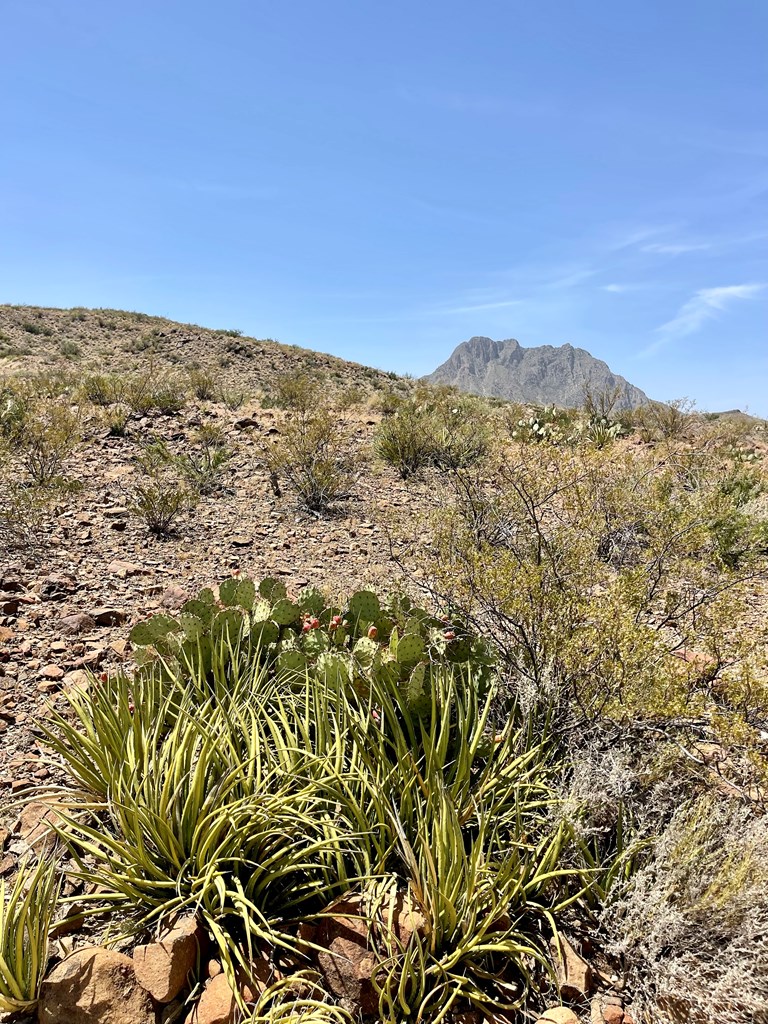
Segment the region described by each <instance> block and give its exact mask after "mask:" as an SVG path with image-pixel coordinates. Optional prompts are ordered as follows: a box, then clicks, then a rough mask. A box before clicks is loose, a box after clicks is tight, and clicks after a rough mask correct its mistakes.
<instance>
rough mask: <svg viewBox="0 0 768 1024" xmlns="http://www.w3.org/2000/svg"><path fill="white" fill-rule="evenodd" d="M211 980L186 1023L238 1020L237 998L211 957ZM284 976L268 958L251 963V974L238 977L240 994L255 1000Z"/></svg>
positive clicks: (223, 1023)
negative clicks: (246, 976)
mask: <svg viewBox="0 0 768 1024" xmlns="http://www.w3.org/2000/svg"><path fill="white" fill-rule="evenodd" d="M208 974H209V980H208V981H207V982H206V983H205V988H204V989H203V994H202V995H201V996H200V999H199V1001H198V1002H197V1004H196V1005H195V1006H194V1007H193V1009H192V1012H191V1013H190V1014H189V1015H188V1016H187V1018H186V1021H185V1022H184V1024H233V1022H234V1021H235V1020H237V1019H238V1012H237V1000H236V999H235V996H234V993H233V991H232V987H231V985H230V984H229V980H228V979H227V976H226V974H224V973H223V972H222V969H221V964H220V963H219V962H218V961H217V960H211V961H210V962H209V964H208ZM281 977H282V975H281V974H280V972H279V971H277V969H276V968H275V967H274V966H273V965H272V963H271V962H270V961H269V960H267V959H266V958H259V959H258V960H255V961H254V962H253V963H252V964H251V970H250V975H249V977H248V978H247V979H246V978H245V977H244V976H243V975H241V976H239V978H238V985H239V989H240V995H241V997H242V998H243V1000H244V1001H245V1002H246V1003H253V1002H255V1001H256V1000H257V999H258V997H259V996H260V995H261V993H262V992H263V991H264V989H266V988H267V987H268V986H269V985H271V984H272V983H274V982H275V981H279V980H280V978H281Z"/></svg>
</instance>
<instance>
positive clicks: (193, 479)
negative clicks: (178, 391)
mask: <svg viewBox="0 0 768 1024" xmlns="http://www.w3.org/2000/svg"><path fill="white" fill-rule="evenodd" d="M233 454H234V451H233V449H232V448H231V447H230V446H229V444H228V443H227V439H226V435H225V434H224V431H223V430H222V429H221V427H217V426H215V425H214V424H211V423H209V424H204V425H203V426H202V427H200V429H199V430H197V431H196V432H195V433H194V434H193V435H192V437H191V438H190V441H189V443H188V444H186V445H185V447H184V449H183V450H182V451H181V452H180V453H179V454H175V453H174V452H173V451H172V450H171V448H170V447H169V445H168V444H166V442H165V441H162V440H160V439H155V440H154V441H150V442H149V443H147V444H145V445H144V446H143V449H142V453H141V455H140V456H139V457H138V460H137V461H138V463H139V464H140V465H141V467H142V468H143V469H144V470H145V471H146V472H148V473H149V474H153V473H157V472H158V471H160V470H164V471H167V472H169V473H172V474H175V475H176V476H178V477H179V478H180V479H181V480H183V481H185V482H186V483H187V485H188V486H189V487H190V488H191V489H192V490H193V491H194V492H195V493H197V494H212V493H213V492H214V491H216V490H218V488H219V487H220V484H221V476H222V473H223V472H224V469H225V468H226V465H227V463H228V462H229V461H230V459H231V458H232V456H233Z"/></svg>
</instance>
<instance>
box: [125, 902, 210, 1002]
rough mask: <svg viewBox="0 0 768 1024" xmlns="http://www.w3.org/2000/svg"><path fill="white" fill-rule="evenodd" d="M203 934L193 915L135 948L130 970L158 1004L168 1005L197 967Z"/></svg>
mask: <svg viewBox="0 0 768 1024" xmlns="http://www.w3.org/2000/svg"><path fill="white" fill-rule="evenodd" d="M201 937H202V932H201V931H200V928H199V926H198V923H197V921H196V920H195V918H194V916H192V915H190V916H188V917H184V918H182V919H181V920H179V921H177V922H176V923H175V924H174V925H173V927H172V928H171V929H170V930H169V931H167V932H166V933H165V934H164V935H162V936H161V938H159V939H158V940H157V942H149V943H147V944H146V945H142V946H137V947H136V948H135V949H134V951H133V967H134V970H135V972H136V977H137V978H138V980H139V983H140V984H141V985H142V986H143V987H144V988H145V989H146V990H147V992H149V994H150V995H151V996H152V998H153V999H156V1000H157V1002H158V1003H170V1002H172V1001H173V1000H174V999H175V998H176V996H177V995H178V994H179V993H180V992H181V991H182V989H183V988H184V986H185V985H186V983H187V978H188V977H189V975H190V974H191V973H192V972H193V971H194V969H195V966H196V964H197V953H198V949H199V943H200V940H201Z"/></svg>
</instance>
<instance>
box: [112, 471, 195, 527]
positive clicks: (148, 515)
mask: <svg viewBox="0 0 768 1024" xmlns="http://www.w3.org/2000/svg"><path fill="white" fill-rule="evenodd" d="M127 496H128V508H129V510H130V512H131V513H132V514H133V515H135V516H137V517H138V518H140V519H142V520H143V521H144V524H145V525H146V527H147V529H148V530H149V532H150V533H154V534H157V535H158V536H160V537H167V536H169V535H170V534H172V533H173V532H174V531H175V528H176V525H177V523H178V521H179V519H180V518H182V517H183V516H184V515H186V514H187V513H188V512H189V511H190V510H191V509H192V508H193V507H194V504H195V498H194V495H193V494H192V493H191V492H190V491H189V490H187V489H185V488H184V487H183V486H182V485H180V482H179V480H178V478H177V477H175V476H174V475H173V474H168V473H162V472H155V473H154V474H152V475H151V476H149V477H147V478H144V479H142V480H137V481H136V482H134V483H133V484H132V485H131V486H130V488H129V490H128V492H127Z"/></svg>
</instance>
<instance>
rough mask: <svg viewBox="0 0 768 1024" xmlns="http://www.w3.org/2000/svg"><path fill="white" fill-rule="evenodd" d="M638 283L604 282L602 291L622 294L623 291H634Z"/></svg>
mask: <svg viewBox="0 0 768 1024" xmlns="http://www.w3.org/2000/svg"><path fill="white" fill-rule="evenodd" d="M636 287H637V285H634V284H604V285H601V286H600V288H601V291H604V292H611V294H614V295H621V294H622V293H623V292H631V291H633V290H634V289H635V288H636Z"/></svg>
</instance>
